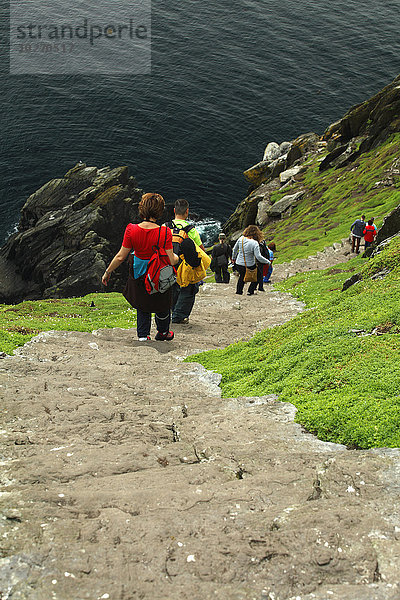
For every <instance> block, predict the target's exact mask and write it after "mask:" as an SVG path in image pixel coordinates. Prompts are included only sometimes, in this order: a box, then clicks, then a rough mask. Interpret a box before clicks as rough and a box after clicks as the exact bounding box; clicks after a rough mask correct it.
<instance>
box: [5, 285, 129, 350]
mask: <svg viewBox="0 0 400 600" xmlns="http://www.w3.org/2000/svg"><path fill="white" fill-rule="evenodd" d="M135 324H136V311H135V310H133V309H132V308H131V307H130V306H129V304H127V302H126V300H125V298H124V297H123V296H122V295H121V294H117V293H110V294H89V295H87V296H84V297H83V298H66V299H62V300H37V301H26V302H21V303H20V304H15V305H11V306H10V305H4V304H2V305H0V351H2V352H6V353H7V354H12V352H13V351H14V350H15V348H17V347H18V346H22V345H23V344H25V343H26V342H28V341H29V340H30V339H32V338H33V337H34V336H35V335H37V334H38V333H40V332H41V331H52V330H53V331H94V330H96V329H103V328H111V327H121V328H124V329H127V328H130V327H133V326H134V325H135Z"/></svg>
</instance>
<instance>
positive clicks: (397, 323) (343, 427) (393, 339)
mask: <svg viewBox="0 0 400 600" xmlns="http://www.w3.org/2000/svg"><path fill="white" fill-rule="evenodd" d="M386 264H389V265H391V266H392V268H393V270H392V271H391V273H390V274H389V275H388V276H387V277H385V278H384V279H381V280H372V279H370V277H369V276H370V275H371V274H373V273H374V272H376V271H379V270H380V269H381V268H382V266H383V265H386ZM360 269H363V273H364V276H365V279H363V281H361V282H360V283H358V284H356V285H354V286H352V287H351V288H349V289H348V290H347V291H345V292H341V291H340V290H341V287H342V284H343V281H344V280H345V279H347V278H348V277H349V276H350V275H351V272H352V271H354V270H355V271H359V270H360ZM399 283H400V240H397V241H396V242H395V243H392V245H391V246H390V247H389V248H387V249H386V250H385V251H384V252H382V253H381V254H380V255H379V256H377V257H376V258H375V259H371V260H370V261H368V262H365V260H364V261H363V259H361V258H356V259H353V260H352V261H350V262H348V263H345V264H343V265H340V266H339V267H335V268H333V269H328V270H327V271H318V272H314V273H311V274H307V275H306V274H302V275H299V276H297V277H293V278H291V279H290V280H289V281H288V282H286V283H285V284H281V286H280V287H281V289H285V290H287V291H290V292H291V293H292V294H294V295H297V296H298V297H299V298H300V299H302V300H303V301H305V302H306V303H307V304H308V306H310V307H313V308H310V309H309V310H307V311H306V312H304V313H302V314H301V315H299V316H298V317H296V318H295V319H293V320H292V321H290V322H289V323H287V324H285V325H283V326H280V327H276V328H274V329H270V330H266V331H263V332H261V333H259V334H257V335H255V336H254V338H253V339H252V340H250V341H249V342H239V343H237V344H233V345H231V346H229V347H228V348H226V349H223V350H217V351H212V352H207V353H202V354H199V355H196V356H192V357H190V358H189V359H188V360H191V361H197V362H200V363H201V364H203V365H204V366H205V367H206V368H208V369H212V370H214V371H217V372H218V373H221V374H222V384H221V386H222V390H223V396H224V397H237V396H241V395H245V396H259V395H264V394H279V398H280V400H283V401H288V402H292V403H293V404H294V405H295V406H296V407H297V409H298V412H297V421H298V422H300V423H302V424H303V425H304V426H305V427H306V428H307V429H308V430H309V431H312V432H314V433H316V434H317V435H318V436H319V437H320V438H321V439H324V440H327V441H334V442H340V443H343V444H347V445H349V446H354V447H359V448H370V447H384V446H388V447H399V446H400V395H399V394H400V369H399V364H400V335H399V333H400V287H399ZM383 298H384V301H382V300H383ZM375 327H381V328H382V331H385V332H386V333H384V335H357V334H356V333H355V332H352V331H351V330H357V329H358V330H365V332H366V333H368V334H369V333H371V332H372V331H373V330H374V328H375Z"/></svg>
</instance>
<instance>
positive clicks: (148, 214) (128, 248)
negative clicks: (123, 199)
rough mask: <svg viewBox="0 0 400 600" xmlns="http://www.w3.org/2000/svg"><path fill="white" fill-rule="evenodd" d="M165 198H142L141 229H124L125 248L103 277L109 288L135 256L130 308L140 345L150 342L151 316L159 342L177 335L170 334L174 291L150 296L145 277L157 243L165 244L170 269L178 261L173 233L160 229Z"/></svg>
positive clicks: (157, 196) (151, 195) (166, 229)
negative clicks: (134, 314) (133, 310)
mask: <svg viewBox="0 0 400 600" xmlns="http://www.w3.org/2000/svg"><path fill="white" fill-rule="evenodd" d="M164 207H165V203H164V198H163V197H162V196H160V194H143V196H142V199H141V201H140V203H139V214H140V216H141V217H142V219H143V221H142V222H141V223H139V224H138V225H134V224H133V223H129V225H128V226H127V228H126V229H125V234H124V239H123V242H122V246H121V248H120V250H119V252H117V254H116V255H115V256H114V258H113V259H112V261H111V262H110V264H109V265H108V267H107V269H106V270H105V273H104V275H103V277H102V282H103V284H104V285H107V284H108V282H109V280H110V275H111V273H112V272H113V271H115V269H117V268H118V267H119V266H120V265H121V264H122V263H123V262H124V260H125V259H126V258H127V256H128V255H129V254H130V253H131V252H132V250H133V251H134V252H133V275H134V279H133V284H132V291H133V300H132V301H131V304H132V306H133V307H134V308H136V311H137V334H138V338H139V341H140V342H145V341H147V340H150V328H151V313H153V312H154V313H155V314H156V326H157V333H156V336H155V339H156V340H172V339H173V337H174V332H173V331H170V330H169V325H170V322H171V299H172V288H171V289H170V290H167V291H166V292H164V293H163V294H161V293H159V292H157V293H155V294H151V295H150V294H148V293H147V291H146V288H145V285H144V277H142V276H143V275H144V274H145V272H146V269H147V264H148V262H149V259H150V258H151V256H152V254H153V246H154V245H155V244H157V241H158V240H161V243H163V242H164V248H165V251H166V253H167V255H168V258H169V260H170V263H171V265H175V264H176V263H177V262H178V261H179V258H178V256H177V255H176V254H174V252H173V250H172V233H171V230H170V229H169V228H168V227H165V226H162V227H161V228H160V226H159V225H157V223H156V221H157V219H160V218H161V216H162V214H163V212H164Z"/></svg>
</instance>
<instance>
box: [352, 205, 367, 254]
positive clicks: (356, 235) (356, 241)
mask: <svg viewBox="0 0 400 600" xmlns="http://www.w3.org/2000/svg"><path fill="white" fill-rule="evenodd" d="M364 227H365V215H362V216H361V219H357V220H356V221H354V223H353V225H352V226H351V227H350V231H351V233H352V238H351V251H352V252H354V248H355V252H356V254H360V242H361V238H362V237H363V235H364Z"/></svg>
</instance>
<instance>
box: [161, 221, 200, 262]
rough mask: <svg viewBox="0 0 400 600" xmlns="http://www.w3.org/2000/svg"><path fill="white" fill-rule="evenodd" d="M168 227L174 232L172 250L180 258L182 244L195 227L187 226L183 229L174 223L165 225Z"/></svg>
mask: <svg viewBox="0 0 400 600" xmlns="http://www.w3.org/2000/svg"><path fill="white" fill-rule="evenodd" d="M165 226H166V227H169V228H170V230H171V231H172V249H173V251H174V253H175V254H176V255H177V256H179V255H180V254H181V248H180V246H181V243H182V242H183V240H186V239H187V238H188V237H189V235H188V234H189V231H191V230H192V229H194V225H186V226H185V227H183V226H182V225H179V224H178V223H175V222H174V221H169V222H168V223H165Z"/></svg>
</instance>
